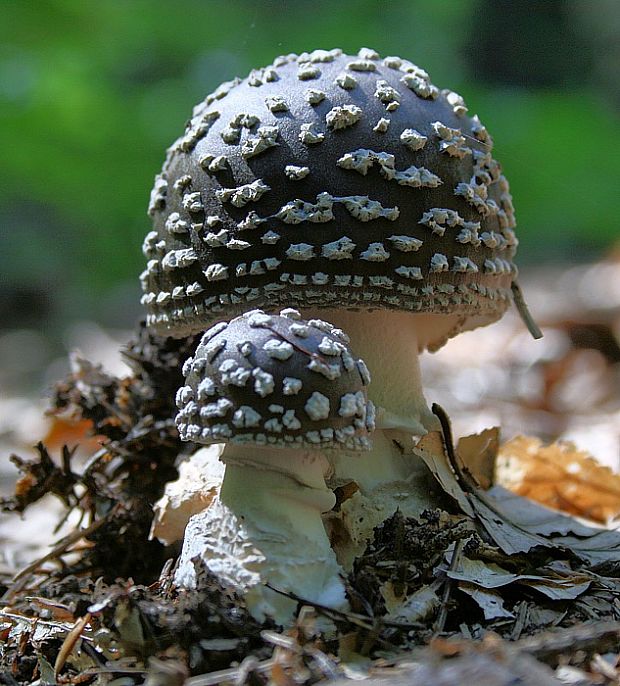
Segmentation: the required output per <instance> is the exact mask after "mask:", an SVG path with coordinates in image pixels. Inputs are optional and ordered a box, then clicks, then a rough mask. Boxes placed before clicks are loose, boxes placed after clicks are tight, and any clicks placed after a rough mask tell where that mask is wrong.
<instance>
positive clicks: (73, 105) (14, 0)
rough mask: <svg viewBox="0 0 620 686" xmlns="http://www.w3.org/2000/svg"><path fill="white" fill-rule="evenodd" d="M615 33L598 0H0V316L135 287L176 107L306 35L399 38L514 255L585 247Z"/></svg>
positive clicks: (604, 204) (605, 190)
mask: <svg viewBox="0 0 620 686" xmlns="http://www.w3.org/2000/svg"><path fill="white" fill-rule="evenodd" d="M619 38H620V4H618V3H617V1H616V0H596V1H595V2H592V1H590V0H441V1H435V2H429V1H428V0H337V1H334V0H312V1H310V0H177V1H176V2H168V1H167V0H100V1H95V0H37V2H27V1H24V0H3V1H2V3H0V149H1V150H2V155H0V222H1V223H2V227H3V230H2V232H0V274H2V279H3V281H4V282H5V283H6V284H7V285H10V286H11V288H10V289H9V290H8V292H9V294H11V293H12V294H13V296H12V297H13V304H12V307H9V306H7V305H4V306H3V307H0V315H2V314H6V313H9V314H11V316H17V314H16V312H18V311H19V310H22V311H25V310H30V311H36V310H37V308H40V307H43V306H44V305H45V298H46V297H49V298H50V300H53V302H54V303H55V305H54V307H56V308H57V309H58V307H60V309H61V310H62V309H63V308H65V309H67V308H70V309H71V313H72V314H73V315H75V314H76V313H83V312H88V311H89V310H93V314H92V315H91V316H96V317H100V318H101V317H103V318H104V319H107V320H108V321H109V320H110V319H111V318H112V317H111V316H110V315H109V314H108V316H106V313H105V308H106V303H107V306H109V303H110V299H111V300H112V301H114V302H117V301H118V299H119V297H120V295H119V293H121V292H122V288H123V287H122V284H123V283H130V287H129V288H128V290H127V293H128V295H127V296H126V297H127V302H128V303H129V302H134V299H135V301H136V303H137V298H138V286H137V274H138V273H139V272H140V271H141V269H142V268H143V258H142V255H141V252H140V246H141V243H142V237H143V235H144V233H146V231H147V230H148V225H149V222H148V218H147V217H146V212H145V208H146V204H147V199H148V194H149V192H150V188H151V184H152V179H153V176H154V174H155V173H156V172H157V171H158V169H159V167H160V165H161V162H162V160H163V156H164V150H165V148H166V147H167V146H168V145H169V144H170V143H171V142H172V141H173V140H174V139H175V138H176V137H177V136H178V135H179V134H180V133H181V131H182V128H183V124H184V122H185V120H186V119H187V117H188V115H189V113H190V111H191V107H192V106H193V105H194V104H195V103H196V102H197V101H199V100H201V99H202V98H203V97H204V96H205V95H206V93H208V92H209V91H211V90H212V89H213V88H214V87H215V86H217V84H218V83H219V82H220V81H223V80H226V79H230V78H232V77H234V76H236V75H240V76H244V75H245V74H246V73H247V72H248V71H249V70H250V69H251V68H252V67H253V66H258V65H263V64H266V63H268V62H270V61H271V60H272V59H273V57H275V56H276V55H277V54H281V53H287V52H291V51H293V52H301V51H303V50H308V49H313V48H315V47H327V48H329V47H333V46H340V47H342V48H343V49H345V50H347V51H356V50H357V49H358V48H359V47H360V46H364V45H367V46H371V47H374V48H375V49H377V50H378V51H379V52H381V53H383V54H399V55H402V56H404V57H407V58H410V59H412V60H413V61H415V62H417V63H419V64H420V65H421V66H423V67H424V68H426V69H428V71H429V72H430V73H431V76H432V78H433V80H434V82H435V83H437V84H438V85H439V86H441V87H448V86H449V87H450V88H453V89H455V90H457V91H459V92H461V93H462V94H463V96H464V97H465V99H466V100H467V102H468V103H470V106H471V109H472V112H478V113H479V114H480V116H481V119H482V120H483V122H484V123H485V124H486V125H487V126H488V128H489V130H490V131H491V132H492V134H493V137H494V139H495V141H496V156H497V157H498V159H499V160H500V161H501V162H502V165H503V167H504V169H505V171H506V174H507V176H508V178H509V180H510V182H511V185H512V189H513V195H514V198H515V204H516V207H517V217H518V220H519V235H520V238H521V240H522V249H521V260H520V261H521V263H522V264H523V263H524V262H526V261H527V260H528V259H530V260H532V259H537V260H543V259H544V260H548V259H572V260H578V259H580V258H585V257H591V256H592V255H595V254H596V253H597V251H602V250H604V249H605V247H606V246H608V245H609V244H610V243H611V242H612V241H613V240H615V239H616V238H617V232H618V216H619V214H620V193H618V190H617V183H618V182H617V177H618V173H619V172H620V165H619V164H618V151H617V146H616V145H615V141H617V140H618V137H619V134H620V120H619V117H618V109H617V106H618V104H619V102H620V92H619V86H618V82H619V81H620V79H618V76H619V75H620V50H619V48H618V44H619ZM119 284H121V285H120V286H119ZM119 289H120V290H119ZM3 290H4V289H3ZM46 294H48V295H47V296H46ZM5 297H6V296H5ZM94 302H96V303H97V304H96V305H93V303H94ZM116 309H117V308H114V311H116ZM138 309H139V308H138V306H137V305H136V307H135V310H133V312H134V313H135V312H137V311H138ZM129 310H131V307H130V308H129ZM121 319H122V318H121ZM125 321H126V320H125V319H122V322H123V323H125ZM7 323H8V322H7Z"/></svg>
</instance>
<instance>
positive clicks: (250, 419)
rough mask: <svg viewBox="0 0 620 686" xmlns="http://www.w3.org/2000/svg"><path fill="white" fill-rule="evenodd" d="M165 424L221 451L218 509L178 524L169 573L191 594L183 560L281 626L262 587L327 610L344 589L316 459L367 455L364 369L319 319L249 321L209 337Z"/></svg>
mask: <svg viewBox="0 0 620 686" xmlns="http://www.w3.org/2000/svg"><path fill="white" fill-rule="evenodd" d="M184 374H185V377H186V385H185V386H183V387H182V388H180V389H179V392H178V394H177V405H178V407H179V413H178V415H177V418H176V422H177V426H178V428H179V433H180V436H181V438H182V439H184V440H190V441H194V442H198V443H204V444H211V443H221V442H225V447H224V450H223V452H222V454H221V457H220V459H221V460H222V461H223V462H224V464H225V466H226V471H225V475H224V480H223V483H222V487H221V492H220V498H219V500H216V501H214V502H213V503H212V504H211V505H210V506H209V507H208V508H206V509H205V510H204V511H203V512H202V513H199V514H195V515H194V516H193V517H192V518H191V519H190V521H189V524H188V527H187V530H186V535H185V541H184V547H183V552H182V555H181V559H180V561H179V566H178V570H177V573H176V581H177V583H178V584H180V585H182V586H186V587H194V586H195V585H196V577H195V571H194V569H195V568H194V563H193V559H194V558H195V557H196V556H198V557H199V559H201V560H202V561H204V564H205V565H206V566H207V568H208V569H210V570H211V571H213V572H214V573H216V574H217V575H218V577H219V578H220V579H221V580H222V581H224V582H226V583H229V584H232V585H233V586H234V587H236V588H239V589H243V592H244V595H245V598H246V602H247V604H248V607H249V608H250V610H251V611H252V612H253V614H255V615H256V616H258V617H263V616H265V615H267V616H271V617H273V618H275V619H276V620H277V621H280V622H286V621H287V620H288V619H289V618H290V616H291V612H292V610H293V609H294V605H295V604H294V603H293V604H292V605H291V602H290V601H288V600H287V599H285V598H283V597H282V596H278V595H276V594H275V593H274V592H273V591H270V590H268V589H265V588H264V586H263V583H264V582H269V583H270V584H271V585H273V586H275V587H276V588H279V589H281V590H285V591H294V592H296V593H299V594H300V595H301V596H302V597H305V598H308V599H311V600H314V601H316V602H320V603H325V604H328V605H331V606H334V607H339V606H342V605H343V604H344V603H345V595H344V587H343V584H342V581H341V580H340V577H339V574H340V573H341V571H342V570H341V568H340V566H339V565H338V563H337V562H336V556H335V555H334V552H333V551H332V549H331V547H330V543H329V539H328V537H327V535H326V532H325V528H324V526H323V522H322V519H321V514H322V513H323V512H326V511H328V510H330V509H331V508H332V507H333V506H334V504H335V501H336V499H335V496H334V493H333V491H331V490H330V489H328V488H327V486H326V485H325V476H326V474H327V473H328V472H329V469H330V463H329V461H328V460H327V459H326V457H325V453H324V452H323V450H325V449H330V448H335V449H339V448H342V447H346V448H347V449H348V450H353V451H360V450H368V449H369V448H370V441H369V439H368V434H369V432H371V431H372V430H373V429H374V411H373V406H372V403H371V402H369V401H368V400H367V395H366V385H367V384H368V382H369V381H370V378H369V375H368V370H367V369H366V366H365V365H364V363H363V362H362V361H361V360H358V359H355V358H354V357H353V355H352V354H351V351H350V349H349V348H348V346H347V339H346V337H345V336H344V335H343V333H342V332H340V331H338V330H337V329H335V328H334V327H332V326H330V325H329V324H327V323H326V322H324V321H304V320H301V318H300V315H299V312H297V311H295V310H292V309H290V308H289V309H287V310H283V311H282V312H281V313H280V315H267V314H265V313H264V312H262V311H261V310H255V311H251V312H249V313H246V314H244V315H242V316H240V317H237V318H235V319H233V320H232V321H231V322H229V323H220V324H216V325H215V326H214V327H212V328H211V329H209V330H208V331H207V332H206V333H205V335H204V337H203V338H202V341H201V343H200V345H199V346H198V348H197V350H196V354H195V356H194V357H193V358H190V359H189V360H188V361H187V362H186V363H185V366H184Z"/></svg>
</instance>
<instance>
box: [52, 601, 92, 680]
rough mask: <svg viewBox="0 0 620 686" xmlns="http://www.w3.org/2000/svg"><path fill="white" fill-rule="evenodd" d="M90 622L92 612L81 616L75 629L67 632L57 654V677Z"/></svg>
mask: <svg viewBox="0 0 620 686" xmlns="http://www.w3.org/2000/svg"><path fill="white" fill-rule="evenodd" d="M88 622H90V612H87V613H86V614H85V615H84V616H83V617H80V618H79V619H78V620H77V621H76V622H75V625H74V627H73V629H71V631H70V632H69V633H68V634H67V636H66V638H65V640H64V641H63V643H62V646H61V647H60V650H59V651H58V655H57V656H56V662H55V663H54V676H55V677H56V678H58V675H59V674H60V671H61V669H62V668H63V667H64V666H65V662H66V661H67V658H68V657H69V655H71V653H72V652H73V649H74V648H75V644H76V643H77V642H78V640H79V638H80V636H81V635H82V631H84V627H85V626H86V625H87V624H88Z"/></svg>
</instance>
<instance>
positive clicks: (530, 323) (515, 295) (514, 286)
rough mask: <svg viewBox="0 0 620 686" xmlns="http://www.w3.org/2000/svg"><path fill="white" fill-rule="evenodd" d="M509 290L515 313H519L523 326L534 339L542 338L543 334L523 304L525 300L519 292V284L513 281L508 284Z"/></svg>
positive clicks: (520, 291) (521, 292)
mask: <svg viewBox="0 0 620 686" xmlns="http://www.w3.org/2000/svg"><path fill="white" fill-rule="evenodd" d="M510 289H511V290H512V299H513V300H514V303H515V306H516V308H517V312H518V313H519V316H520V317H521V319H522V320H523V323H524V324H525V326H527V330H528V331H529V332H530V333H531V334H532V336H533V337H534V338H536V339H539V338H542V337H543V333H542V331H541V330H540V328H539V326H538V324H537V323H536V322H535V321H534V317H532V315H531V314H530V311H529V309H528V307H527V305H526V303H525V298H524V297H523V291H522V290H521V286H519V284H518V283H517V282H516V281H513V282H512V283H511V284H510Z"/></svg>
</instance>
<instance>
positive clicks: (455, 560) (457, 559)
mask: <svg viewBox="0 0 620 686" xmlns="http://www.w3.org/2000/svg"><path fill="white" fill-rule="evenodd" d="M464 547H465V541H464V539H462V538H461V539H459V540H458V541H457V542H456V545H455V546H454V552H453V553H452V559H451V560H450V571H451V572H455V571H456V570H457V568H458V566H459V565H460V564H461V557H462V556H463V548H464ZM452 586H453V580H452V579H450V578H449V577H446V580H445V585H444V588H443V596H442V598H441V608H440V610H439V614H438V615H437V621H436V622H435V626H434V627H433V632H434V633H435V634H440V633H441V632H442V631H443V630H444V627H445V625H446V619H447V618H448V603H449V601H450V595H451V594H452Z"/></svg>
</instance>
